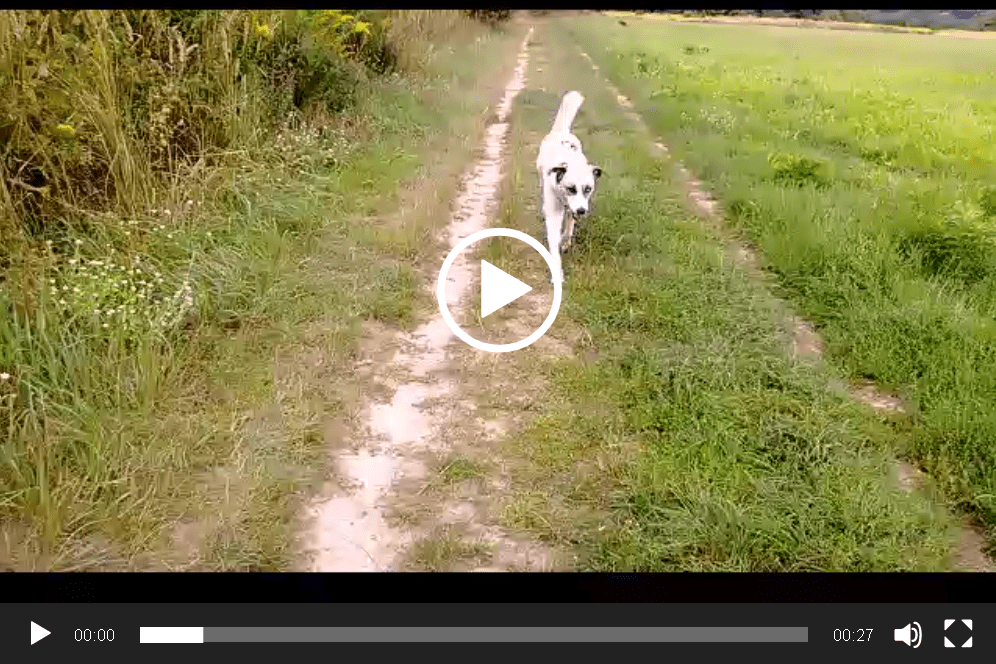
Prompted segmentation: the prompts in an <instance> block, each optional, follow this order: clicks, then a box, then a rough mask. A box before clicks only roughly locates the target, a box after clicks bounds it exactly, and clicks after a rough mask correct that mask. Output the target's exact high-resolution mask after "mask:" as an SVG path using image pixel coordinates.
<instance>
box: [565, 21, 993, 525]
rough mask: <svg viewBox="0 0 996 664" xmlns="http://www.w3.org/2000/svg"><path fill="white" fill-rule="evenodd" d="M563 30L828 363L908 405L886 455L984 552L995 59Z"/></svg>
mask: <svg viewBox="0 0 996 664" xmlns="http://www.w3.org/2000/svg"><path fill="white" fill-rule="evenodd" d="M571 30H572V35H573V37H574V38H575V39H577V40H578V41H579V43H581V44H582V45H583V46H584V47H585V48H586V49H587V50H588V52H589V53H591V54H592V57H593V58H594V59H595V61H596V62H597V63H598V64H599V65H600V66H601V67H602V71H603V72H605V73H606V74H607V75H608V76H609V77H610V78H611V79H612V80H613V81H614V82H615V83H616V84H617V85H618V86H619V87H620V88H621V89H622V91H623V92H624V93H625V94H626V95H628V96H630V97H631V99H632V100H633V101H634V104H635V106H636V108H637V110H638V111H640V112H641V114H642V115H643V117H644V118H646V120H647V121H648V123H649V124H650V126H651V127H652V129H653V131H654V132H655V133H657V134H658V135H660V136H661V137H662V138H663V140H665V141H666V142H667V143H668V144H669V145H670V146H671V147H672V149H673V150H674V153H675V155H676V156H677V157H678V158H679V159H681V160H683V161H685V162H686V163H688V164H689V166H690V167H692V169H693V170H694V171H695V172H696V173H698V174H699V176H700V177H701V178H702V179H703V180H705V181H706V183H707V184H708V186H709V187H710V188H711V189H712V190H713V191H714V192H715V194H716V195H717V196H718V198H719V199H720V200H721V201H722V203H723V206H724V208H725V210H726V211H727V213H728V216H729V218H730V220H731V222H732V223H734V224H735V225H736V226H737V227H738V228H740V229H742V230H743V231H744V232H746V233H747V234H748V235H749V236H750V238H751V239H752V240H753V241H754V242H755V243H756V244H757V245H758V247H759V248H760V250H761V252H762V253H763V255H764V256H765V259H766V260H767V262H768V266H769V267H770V269H771V270H772V271H773V272H774V273H775V274H777V276H778V278H779V282H780V284H781V285H782V286H783V287H784V289H785V290H786V292H787V293H788V294H789V295H790V296H791V298H792V299H793V300H794V301H795V302H796V303H797V304H798V305H799V307H800V309H801V311H802V313H803V314H804V315H806V316H807V317H809V318H810V319H811V320H814V321H815V322H816V323H817V324H818V325H819V327H820V329H821V332H822V334H823V335H824V337H825V339H826V340H827V342H828V351H829V355H830V357H831V358H832V359H833V360H834V361H835V362H836V363H837V364H838V365H839V366H841V367H842V368H843V370H844V371H845V372H846V373H847V374H848V375H849V376H851V377H852V378H855V379H859V378H865V379H871V380H874V381H876V382H878V383H879V384H880V385H881V386H882V387H884V388H887V389H890V390H894V391H897V392H899V393H902V394H904V395H906V397H907V399H908V401H909V402H910V404H911V407H912V409H913V411H914V415H913V417H912V418H911V419H909V420H907V421H906V422H904V424H902V425H901V426H902V427H903V428H904V429H905V431H904V435H905V437H906V438H907V439H908V440H910V441H911V442H910V445H909V449H904V450H901V451H902V452H906V453H908V454H910V455H911V456H912V457H913V458H914V459H915V460H916V461H917V462H918V463H919V464H920V465H921V466H922V467H923V468H924V469H925V470H927V471H928V472H929V473H930V474H931V475H932V476H933V477H934V478H935V479H936V480H937V481H938V483H939V486H940V488H941V490H942V492H943V494H944V495H946V496H948V498H949V500H950V501H951V502H952V503H954V504H955V505H957V506H958V507H960V508H962V509H963V510H966V511H968V512H970V513H972V514H973V515H975V516H976V518H977V519H979V520H981V521H982V523H983V524H984V525H985V526H986V527H987V528H988V531H989V535H990V541H992V533H993V532H994V526H996V446H994V443H993V441H994V440H996V415H994V410H993V409H992V407H991V404H992V403H993V400H994V398H996V343H994V342H996V321H994V314H996V243H994V237H996V224H994V219H993V217H992V206H991V198H992V193H991V191H992V184H991V175H992V170H991V169H992V164H993V163H994V158H996V153H994V150H996V147H994V146H996V143H994V142H993V140H992V136H993V128H994V125H993V121H992V117H993V114H994V111H996V98H994V97H993V95H992V94H991V92H990V90H991V88H992V84H993V80H994V79H993V73H992V72H993V64H994V58H996V56H994V55H993V54H992V53H991V52H989V51H987V50H986V49H978V48H977V47H976V46H975V45H974V44H972V43H970V42H962V41H960V40H933V39H921V38H910V37H903V36H900V35H890V34H879V33H870V32H869V33H865V32H836V31H834V32H831V31H826V32H824V31H813V30H802V29H795V28H786V27H778V28H769V27H760V26H745V25H693V24H678V23H668V22H657V21H649V20H642V19H636V18H634V19H633V20H632V21H631V22H630V23H629V25H628V26H627V27H623V26H620V25H618V24H617V23H616V22H615V21H611V20H608V19H605V18H593V17H583V18H580V19H578V20H577V21H575V22H573V23H572V24H571ZM687 46H694V47H695V49H694V51H693V52H691V53H690V52H689V51H688V50H687V49H686V47H687ZM831 54H832V55H831ZM897 426H900V425H897Z"/></svg>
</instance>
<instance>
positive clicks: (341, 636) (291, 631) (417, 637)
mask: <svg viewBox="0 0 996 664" xmlns="http://www.w3.org/2000/svg"><path fill="white" fill-rule="evenodd" d="M140 642H141V643H808V642H809V628H808V627H142V628H141V641H140Z"/></svg>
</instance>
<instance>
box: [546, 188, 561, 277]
mask: <svg viewBox="0 0 996 664" xmlns="http://www.w3.org/2000/svg"><path fill="white" fill-rule="evenodd" d="M550 193H551V192H547V195H546V196H544V197H543V222H544V223H545V224H546V242H547V245H549V247H550V255H551V256H552V257H553V268H554V269H553V273H552V274H551V275H550V283H551V284H552V283H554V282H553V280H554V279H559V280H560V283H564V270H563V268H562V267H561V263H560V231H561V228H562V226H563V224H564V206H563V205H562V204H561V203H560V201H558V200H557V199H556V197H554V196H552V195H550Z"/></svg>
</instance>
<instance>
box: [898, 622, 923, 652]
mask: <svg viewBox="0 0 996 664" xmlns="http://www.w3.org/2000/svg"><path fill="white" fill-rule="evenodd" d="M894 631H895V633H896V641H902V642H903V643H905V644H906V645H908V646H913V647H914V648H919V647H920V640H921V639H922V638H923V630H921V629H920V623H918V622H914V623H910V624H909V625H907V626H906V627H900V628H899V629H897V630H894Z"/></svg>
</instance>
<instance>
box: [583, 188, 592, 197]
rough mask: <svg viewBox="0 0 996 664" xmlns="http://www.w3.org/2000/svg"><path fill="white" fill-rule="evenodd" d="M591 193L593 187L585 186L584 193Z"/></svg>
mask: <svg viewBox="0 0 996 664" xmlns="http://www.w3.org/2000/svg"><path fill="white" fill-rule="evenodd" d="M590 193H591V187H585V188H584V195H585V196H587V195H588V194H590Z"/></svg>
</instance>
